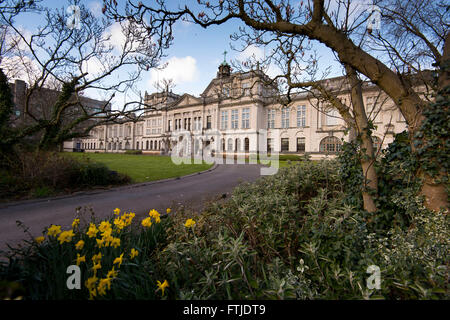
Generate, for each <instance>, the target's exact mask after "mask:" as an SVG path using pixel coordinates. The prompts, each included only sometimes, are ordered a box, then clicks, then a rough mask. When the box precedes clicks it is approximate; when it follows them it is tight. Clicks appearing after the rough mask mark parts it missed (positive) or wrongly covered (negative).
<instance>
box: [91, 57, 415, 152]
mask: <svg viewBox="0 0 450 320" xmlns="http://www.w3.org/2000/svg"><path fill="white" fill-rule="evenodd" d="M230 70H231V68H230V66H229V65H228V64H226V63H222V64H221V65H220V66H219V71H218V73H217V77H216V78H214V79H212V81H211V82H210V84H209V85H208V86H207V87H206V89H205V90H204V91H203V93H202V94H201V95H200V97H195V96H193V95H190V94H187V93H185V94H183V95H176V94H174V93H171V92H163V93H154V94H150V95H148V94H146V99H145V100H146V103H147V104H148V105H151V106H153V108H152V110H149V111H146V112H144V113H143V114H142V115H141V116H140V117H138V118H137V120H136V121H128V122H123V123H120V122H119V123H111V124H107V125H103V126H99V127H97V128H95V129H94V130H92V133H91V135H90V136H89V137H86V138H85V139H82V149H84V150H85V151H86V152H125V151H126V150H130V149H134V150H142V152H143V153H149V154H150V153H156V154H161V153H163V154H170V153H171V152H172V151H173V150H174V147H175V146H176V145H177V144H178V143H179V142H180V141H182V139H181V138H180V137H178V136H177V133H181V132H183V133H184V134H185V136H186V134H187V136H188V137H190V139H191V142H192V144H191V146H190V147H189V148H191V149H193V150H192V151H193V152H194V153H196V152H197V149H199V148H200V149H201V148H204V147H205V146H208V145H209V146H210V149H211V150H213V152H214V153H215V154H229V153H233V154H252V153H256V152H263V153H264V152H279V153H280V154H291V153H292V154H309V155H310V156H311V158H312V159H319V158H323V157H326V156H330V155H331V156H333V155H334V154H335V153H336V152H338V151H339V150H340V147H341V145H342V141H343V140H344V141H349V140H350V136H351V134H349V132H348V130H347V126H346V124H345V122H344V120H343V119H342V118H341V117H340V116H339V113H338V111H337V110H336V109H333V108H332V107H331V106H330V105H329V104H328V103H326V102H325V101H322V100H321V99H320V98H319V97H316V96H315V95H314V92H312V93H311V92H305V93H300V94H295V95H293V96H292V97H291V100H292V101H290V102H289V103H287V104H282V103H281V102H280V101H282V99H284V100H285V97H278V96H277V95H276V90H274V89H273V88H272V87H271V86H270V85H268V84H267V83H268V82H269V81H268V80H269V78H268V77H267V76H266V75H265V74H264V73H263V72H262V71H261V70H254V71H250V72H245V73H242V72H236V73H231V71H230ZM323 86H325V87H327V88H328V90H330V91H332V92H335V94H336V95H337V96H338V98H339V99H341V101H342V102H344V103H349V102H350V92H349V88H348V86H347V85H346V81H345V79H344V78H343V77H339V78H332V79H328V80H323ZM363 99H364V102H365V106H366V109H367V110H366V111H367V115H368V117H369V119H371V120H372V121H373V123H374V126H375V130H374V131H373V139H374V144H375V145H376V147H377V148H378V149H379V148H384V147H386V146H387V144H389V143H391V142H392V141H393V138H394V135H395V134H396V133H399V132H402V131H404V130H405V129H407V125H406V122H405V120H404V118H403V116H402V115H401V113H400V111H399V109H398V108H397V107H396V106H395V104H394V103H393V102H392V100H390V99H389V98H388V97H387V96H386V95H385V94H384V93H383V92H381V91H380V90H379V89H378V88H377V87H376V86H375V85H372V84H370V83H364V85H363Z"/></svg>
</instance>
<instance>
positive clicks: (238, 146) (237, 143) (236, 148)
mask: <svg viewBox="0 0 450 320" xmlns="http://www.w3.org/2000/svg"><path fill="white" fill-rule="evenodd" d="M238 151H241V140H240V139H239V138H236V140H234V152H238Z"/></svg>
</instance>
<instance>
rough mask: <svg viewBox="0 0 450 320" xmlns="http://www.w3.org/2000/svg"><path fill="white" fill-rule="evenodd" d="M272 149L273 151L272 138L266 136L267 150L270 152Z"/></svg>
mask: <svg viewBox="0 0 450 320" xmlns="http://www.w3.org/2000/svg"><path fill="white" fill-rule="evenodd" d="M272 151H273V139H272V138H268V139H267V152H272Z"/></svg>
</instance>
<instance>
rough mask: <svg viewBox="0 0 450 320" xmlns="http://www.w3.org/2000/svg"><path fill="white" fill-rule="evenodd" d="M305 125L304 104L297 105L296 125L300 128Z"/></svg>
mask: <svg viewBox="0 0 450 320" xmlns="http://www.w3.org/2000/svg"><path fill="white" fill-rule="evenodd" d="M305 126H306V106H298V107H297V127H299V128H302V127H305Z"/></svg>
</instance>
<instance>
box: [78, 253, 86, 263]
mask: <svg viewBox="0 0 450 320" xmlns="http://www.w3.org/2000/svg"><path fill="white" fill-rule="evenodd" d="M82 262H86V256H80V254H79V253H77V266H79V265H80V263H82Z"/></svg>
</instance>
